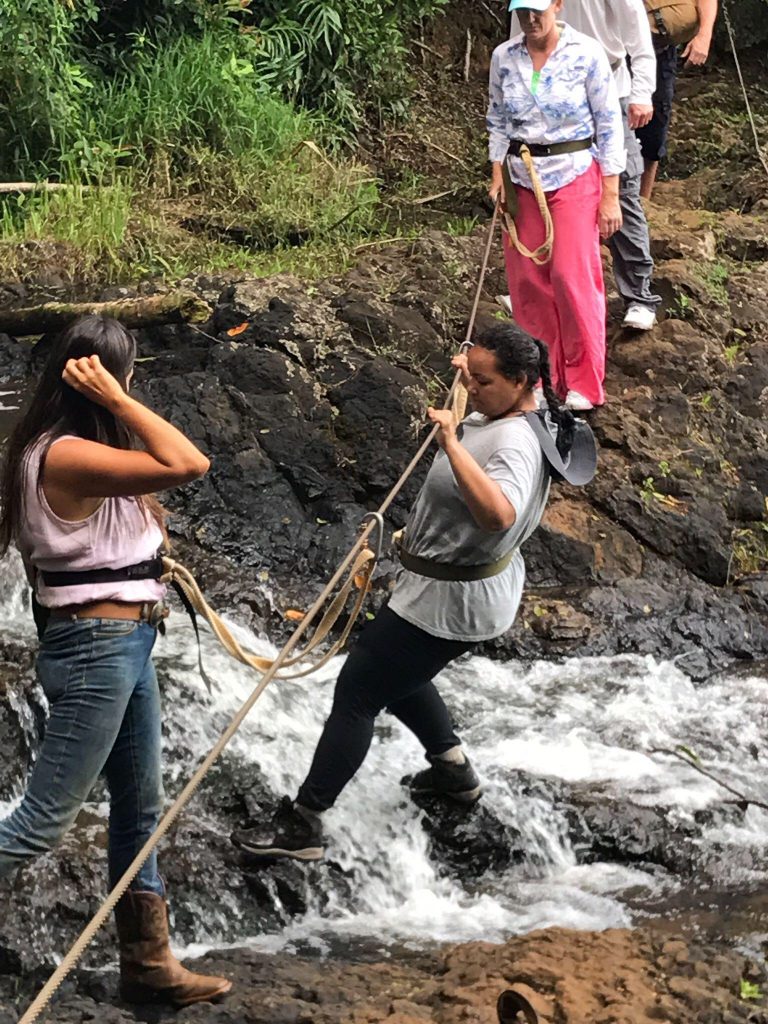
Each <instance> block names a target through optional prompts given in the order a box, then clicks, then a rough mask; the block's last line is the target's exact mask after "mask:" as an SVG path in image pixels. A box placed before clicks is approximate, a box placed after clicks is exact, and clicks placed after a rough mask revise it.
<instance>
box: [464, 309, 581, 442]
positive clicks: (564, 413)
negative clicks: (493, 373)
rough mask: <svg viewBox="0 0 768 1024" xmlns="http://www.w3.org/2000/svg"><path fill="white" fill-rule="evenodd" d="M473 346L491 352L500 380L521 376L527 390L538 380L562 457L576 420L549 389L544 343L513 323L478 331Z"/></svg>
mask: <svg viewBox="0 0 768 1024" xmlns="http://www.w3.org/2000/svg"><path fill="white" fill-rule="evenodd" d="M475 345H477V346H479V347H480V348H484V349H487V350H488V351H489V352H493V353H494V355H495V356H496V363H497V365H498V368H499V373H501V375H502V376H503V377H507V378H508V379H509V380H514V381H519V380H520V378H521V377H525V380H526V383H527V385H528V387H529V388H535V387H536V384H537V383H538V381H539V380H541V387H542V391H543V392H544V398H545V400H546V403H547V408H548V410H549V414H550V416H551V417H552V420H553V422H554V423H555V424H556V425H557V439H556V442H555V443H556V445H557V450H558V452H559V453H560V455H561V456H562V457H563V458H565V456H566V455H567V454H568V452H569V451H570V450H571V446H572V444H573V432H574V428H575V422H576V420H575V417H574V415H573V413H572V412H571V411H570V409H566V408H565V407H564V406H563V405H562V403H561V402H560V399H559V398H558V397H557V393H556V392H555V389H554V388H553V387H552V372H551V369H550V365H549V351H548V349H547V346H546V345H545V344H544V342H543V341H539V340H538V339H536V338H533V337H531V335H530V334H528V333H527V332H526V331H524V330H523V329H522V328H521V327H518V326H517V324H514V323H511V322H510V321H507V322H505V323H496V324H493V325H492V326H490V327H486V328H484V329H481V330H479V331H478V333H477V335H476V336H475Z"/></svg>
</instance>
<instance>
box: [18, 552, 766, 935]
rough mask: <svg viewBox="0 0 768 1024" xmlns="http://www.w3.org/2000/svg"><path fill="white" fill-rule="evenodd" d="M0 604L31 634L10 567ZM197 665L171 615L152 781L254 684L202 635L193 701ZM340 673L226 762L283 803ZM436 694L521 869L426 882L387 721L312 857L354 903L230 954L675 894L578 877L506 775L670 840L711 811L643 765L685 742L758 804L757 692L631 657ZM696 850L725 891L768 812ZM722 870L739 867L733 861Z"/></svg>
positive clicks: (697, 784)
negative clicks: (509, 835) (162, 749)
mask: <svg viewBox="0 0 768 1024" xmlns="http://www.w3.org/2000/svg"><path fill="white" fill-rule="evenodd" d="M6 564H7V563H6ZM0 604H1V605H2V608H3V612H4V615H3V620H4V628H5V629H9V630H13V631H15V632H18V631H21V632H26V633H29V634H30V635H31V633H32V626H31V620H30V619H29V618H28V612H27V611H26V610H25V608H24V607H23V605H24V601H23V585H22V582H21V579H20V576H19V574H18V566H17V567H16V568H14V569H13V571H12V572H10V573H6V574H4V577H3V582H2V584H0ZM237 632H238V633H239V635H240V638H241V640H243V641H245V642H246V643H247V644H248V645H249V646H251V647H252V648H253V649H255V650H257V651H259V652H260V653H265V654H269V653H274V652H273V651H272V649H271V648H270V646H269V645H268V644H267V643H266V642H264V641H263V640H259V639H258V638H255V637H253V636H252V635H250V634H249V633H248V631H246V630H242V629H239V630H237ZM196 658H197V654H196V647H195V643H194V637H193V633H192V630H191V627H190V626H189V625H188V623H187V622H186V617H185V616H184V615H183V613H181V612H176V613H174V615H173V616H172V619H171V623H170V629H169V633H168V636H167V637H166V638H164V639H161V640H160V641H159V642H158V645H157V647H156V662H157V665H158V670H159V674H160V676H161V679H164V680H165V692H164V700H165V708H166V716H167V717H166V734H167V743H168V746H169V748H172V750H173V757H172V758H169V759H168V766H167V772H168V773H170V774H175V776H176V777H177V781H178V779H180V778H181V777H184V778H186V777H187V776H188V774H189V773H190V770H191V767H192V766H193V765H196V764H197V763H199V760H200V757H201V756H202V755H203V754H204V753H205V752H207V750H208V749H210V747H211V746H212V745H213V743H214V742H215V740H216V738H217V737H218V735H219V734H220V732H221V731H222V730H223V729H224V727H225V726H226V724H227V723H228V721H229V720H230V718H231V717H232V716H233V714H234V713H235V712H236V710H237V709H238V707H239V706H240V704H241V703H242V701H243V700H244V699H245V698H246V697H247V696H248V694H249V693H250V692H251V689H252V687H253V685H254V682H255V679H256V677H255V675H254V674H253V673H252V672H250V671H249V670H247V669H245V668H244V667H242V666H240V665H238V664H236V663H235V662H233V661H232V660H231V659H229V658H228V657H227V656H226V655H225V654H224V652H223V651H222V650H221V649H220V648H218V647H217V646H215V645H214V643H213V641H212V640H211V639H210V636H209V635H206V636H204V658H205V662H206V669H207V671H208V672H209V674H210V675H211V676H212V677H213V678H215V679H217V680H219V682H220V688H219V689H218V690H217V691H216V692H215V693H214V694H213V696H212V697H211V696H208V694H207V692H206V690H205V687H204V685H203V683H202V682H201V680H200V679H199V676H198V674H197V670H196ZM340 664H341V659H336V660H335V661H334V662H332V663H331V664H329V665H328V666H326V667H325V668H324V669H322V670H321V671H320V672H318V673H316V674H315V675H313V676H310V677H307V678H304V679H300V680H296V681H280V682H276V683H273V684H272V685H271V686H270V687H268V688H267V690H266V691H265V693H264V695H263V697H262V698H261V700H260V701H259V703H258V704H257V705H256V707H255V709H254V710H253V711H252V713H251V715H250V717H249V719H248V720H247V721H246V722H245V724H244V726H243V728H242V729H241V731H240V732H239V733H238V734H237V735H236V736H235V738H234V739H233V741H232V743H231V747H230V750H231V752H232V754H234V755H235V756H236V757H237V758H238V759H239V760H240V761H241V762H242V763H243V764H248V763H249V762H255V763H257V764H258V766H259V768H260V770H261V772H262V774H263V776H264V778H265V780H266V781H267V782H268V784H269V785H270V786H271V787H272V788H273V790H274V791H275V793H276V794H282V793H289V794H291V795H294V794H295V792H296V789H297V786H298V784H299V783H300V782H301V780H302V779H303V777H304V774H305V772H306V770H307V768H308V765H309V763H310V760H311V756H312V753H313V750H314V746H315V743H316V741H317V738H318V735H319V732H320V729H321V726H322V723H323V721H324V718H325V716H326V714H327V712H328V709H329V706H330V701H331V696H332V692H333V684H334V680H335V677H336V675H337V673H338V669H339V666H340ZM438 685H439V687H440V689H441V692H442V693H443V694H444V695H445V697H446V699H447V701H448V703H449V705H450V706H451V708H452V709H453V710H454V711H455V714H456V717H457V720H458V721H459V722H460V723H461V734H462V737H463V740H464V742H465V744H466V748H467V750H468V751H469V752H470V755H471V757H472V759H473V762H474V763H475V764H476V766H477V768H478V770H479V771H480V773H481V775H482V776H483V778H484V781H485V783H486V786H487V789H486V796H485V800H486V803H487V805H488V806H489V807H490V808H492V809H493V813H494V814H495V815H496V816H497V817H498V818H499V819H500V820H501V821H502V822H503V823H505V824H508V825H510V826H514V827H515V828H517V829H518V830H519V832H520V833H522V836H523V843H524V847H525V850H526V854H527V856H526V859H525V861H524V862H523V863H522V864H517V865H515V866H512V867H509V868H508V869H507V870H505V871H500V872H497V873H488V874H487V875H486V876H484V877H483V878H482V879H481V881H480V882H479V883H476V884H475V883H473V884H467V885H466V886H465V885H463V884H462V883H460V882H459V881H457V880H454V879H452V878H449V877H446V876H445V875H444V874H441V873H440V871H439V864H438V863H436V862H435V861H434V859H432V858H431V857H430V854H429V843H428V837H427V834H426V832H425V831H424V829H423V828H422V826H421V823H420V819H421V815H422V812H421V811H420V810H419V809H418V808H417V807H416V806H414V805H413V804H412V803H411V801H410V800H409V799H408V797H407V794H406V791H405V789H404V788H403V787H402V786H401V785H400V782H399V780H400V778H401V776H402V775H403V774H405V773H407V772H409V771H412V770H414V769H416V770H417V769H418V768H419V767H421V766H422V765H423V763H424V762H423V760H422V754H421V751H420V748H419V745H418V743H417V742H416V740H415V739H414V738H413V737H412V736H411V735H410V734H409V733H408V732H407V731H406V730H405V729H404V728H403V727H402V726H401V725H400V724H399V723H398V722H397V721H396V720H395V719H394V718H392V717H391V716H389V715H386V714H385V715H382V716H381V718H380V721H379V724H378V726H377V732H376V737H375V739H374V743H373V746H372V749H371V751H370V754H369V757H368V759H367V761H366V763H365V765H364V766H363V768H362V770H361V771H360V773H359V775H358V776H357V777H356V778H355V779H354V780H353V781H352V783H351V784H350V785H349V787H348V788H347V789H346V791H345V792H344V793H343V794H342V796H341V798H340V799H339V801H338V804H337V806H336V807H335V808H334V809H333V810H332V811H330V812H329V813H328V814H327V815H326V816H325V818H326V825H327V832H328V838H329V842H328V849H327V856H328V858H329V859H330V860H332V861H335V862H336V863H338V864H339V865H340V866H341V867H342V869H344V871H345V874H346V877H347V879H348V880H349V882H350V884H351V885H352V887H353V890H354V892H353V896H354V898H353V899H352V900H346V901H341V900H336V899H334V897H333V895H331V897H330V900H326V901H325V902H324V904H323V907H322V911H321V910H320V909H319V901H318V907H314V908H313V907H310V909H309V911H308V912H307V914H306V915H304V916H303V917H301V918H298V919H294V920H293V922H292V923H291V924H290V925H289V926H288V927H287V928H286V929H284V930H281V931H280V932H279V933H275V934H262V935H247V934H243V935H241V936H239V937H238V942H239V943H242V942H243V941H244V940H248V941H251V942H253V943H254V944H255V945H257V946H259V947H260V948H265V949H271V950H272V949H276V948H281V947H285V946H286V945H289V946H290V945H296V944H299V943H301V944H303V945H310V946H315V947H317V948H320V949H323V948H327V945H328V943H329V942H333V941H335V939H342V938H343V939H345V940H349V939H351V938H353V937H354V938H357V937H363V938H367V937H375V938H376V939H377V940H379V941H383V942H385V943H386V942H406V943H409V944H420V943H424V942H431V941H435V940H451V941H459V940H469V939H486V940H490V941H497V940H501V939H503V938H504V937H505V936H507V935H509V934H513V933H519V932H523V931H528V930H531V929H533V928H538V927H544V926H547V925H555V924H557V925H564V926H570V927H576V928H605V927H612V926H622V925H627V924H630V923H631V920H632V913H631V911H630V910H629V909H628V900H630V899H631V900H633V901H635V902H637V901H638V900H641V901H642V899H644V898H648V899H649V900H650V899H651V898H652V897H655V896H658V895H659V894H660V893H662V892H670V891H673V890H674V888H675V886H676V884H677V883H676V880H675V879H674V878H672V877H670V876H669V875H667V874H666V873H664V872H662V871H661V870H641V869H639V868H629V867H622V866H617V865H615V864H600V863H598V864H591V865H579V864H578V863H577V859H576V856H575V853H574V851H573V849H572V848H571V846H570V843H569V841H568V838H567V829H566V823H565V819H564V815H563V812H562V811H561V810H558V809H557V808H555V807H554V806H553V804H552V802H551V801H550V800H548V799H547V798H546V789H545V788H544V792H543V795H540V796H536V795H527V796H520V795H519V792H518V795H515V792H516V791H515V790H514V788H513V787H512V786H511V785H510V773H511V772H514V771H524V772H526V773H530V775H532V776H535V777H537V778H539V779H542V780H545V781H546V780H557V781H562V782H565V783H568V784H570V785H576V786H578V787H600V789H601V791H604V792H605V793H607V794H610V796H611V797H614V798H621V799H627V800H631V801H632V802H633V803H635V804H639V805H644V806H656V805H661V806H664V807H671V808H673V810H672V812H671V814H672V816H673V817H674V818H675V819H676V820H677V821H679V822H680V823H681V824H682V825H685V823H686V822H688V821H690V820H691V817H692V815H693V814H694V813H695V812H696V811H699V810H701V809H702V808H706V807H708V806H710V805H712V804H714V803H717V802H718V801H720V800H722V799H723V796H724V794H723V791H722V790H721V789H720V788H719V787H718V786H717V785H716V784H715V783H714V782H711V781H709V780H708V779H706V778H704V777H702V776H701V775H699V774H697V773H695V772H693V771H692V770H691V769H690V768H688V767H686V766H685V765H683V764H681V763H679V762H677V761H675V760H673V759H671V758H663V757H658V756H657V757H652V756H650V755H649V754H648V753H647V751H648V750H649V749H650V748H652V747H675V746H677V745H678V744H685V745H687V746H689V747H691V748H693V749H694V750H695V751H696V753H697V754H698V755H699V756H700V757H701V758H702V759H703V761H705V762H706V764H707V765H708V767H711V768H712V769H713V770H715V771H716V772H718V773H719V774H721V775H722V776H723V777H725V778H727V779H728V780H729V781H730V782H731V783H732V784H734V785H736V786H737V787H740V788H742V789H743V790H744V791H747V792H751V793H754V794H755V795H756V796H758V797H760V796H762V798H763V799H765V794H764V793H762V794H761V792H760V790H759V786H760V783H761V778H760V775H759V773H755V772H752V773H750V771H749V768H750V765H754V764H755V757H756V756H757V757H759V758H760V759H762V757H763V756H764V754H765V751H766V737H767V736H768V729H767V728H766V716H768V681H767V680H765V679H760V678H739V679H729V678H721V679H717V680H714V681H712V682H709V683H707V684H697V685H694V684H693V683H692V682H691V681H690V680H689V679H688V678H687V677H686V676H685V674H684V673H683V672H682V671H681V668H680V667H678V666H677V665H675V664H672V663H670V662H659V661H656V660H654V659H653V658H643V657H637V656H632V657H630V656H625V657H619V658H591V659H572V660H569V661H566V662H565V663H562V664H552V663H547V662H535V663H533V664H525V665H524V664H515V663H500V662H492V661H490V660H488V659H486V658H481V657H469V658H467V659H464V660H462V661H461V662H460V663H459V664H457V665H456V666H453V667H450V668H449V669H448V670H447V671H446V672H445V673H443V674H442V676H441V677H440V678H439V680H438ZM756 787H758V789H757V791H756ZM518 789H519V787H518ZM99 810H102V813H103V809H102V808H99ZM699 842H700V844H701V845H702V846H703V847H704V848H705V849H710V848H711V850H712V851H718V852H717V857H718V858H719V861H720V862H721V865H720V869H719V870H721V873H722V878H723V881H727V880H730V881H732V882H746V881H747V880H748V876H749V874H750V872H749V870H748V869H745V868H744V867H743V866H742V867H740V868H738V869H736V868H731V867H729V865H730V863H731V858H730V857H729V850H736V849H738V850H741V851H743V850H744V849H745V848H748V849H750V850H754V851H757V852H759V851H766V853H768V814H765V813H764V812H762V811H760V810H758V809H755V808H754V807H752V808H750V809H749V811H748V812H747V814H746V816H745V817H744V820H743V822H741V823H740V824H738V825H730V826H724V825H721V826H713V827H712V828H711V829H710V830H709V832H706V831H705V832H704V833H703V834H702V836H701V838H700V840H699ZM737 860H738V863H739V864H742V865H743V864H744V857H741V858H735V859H734V863H735V862H736V861H737Z"/></svg>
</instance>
